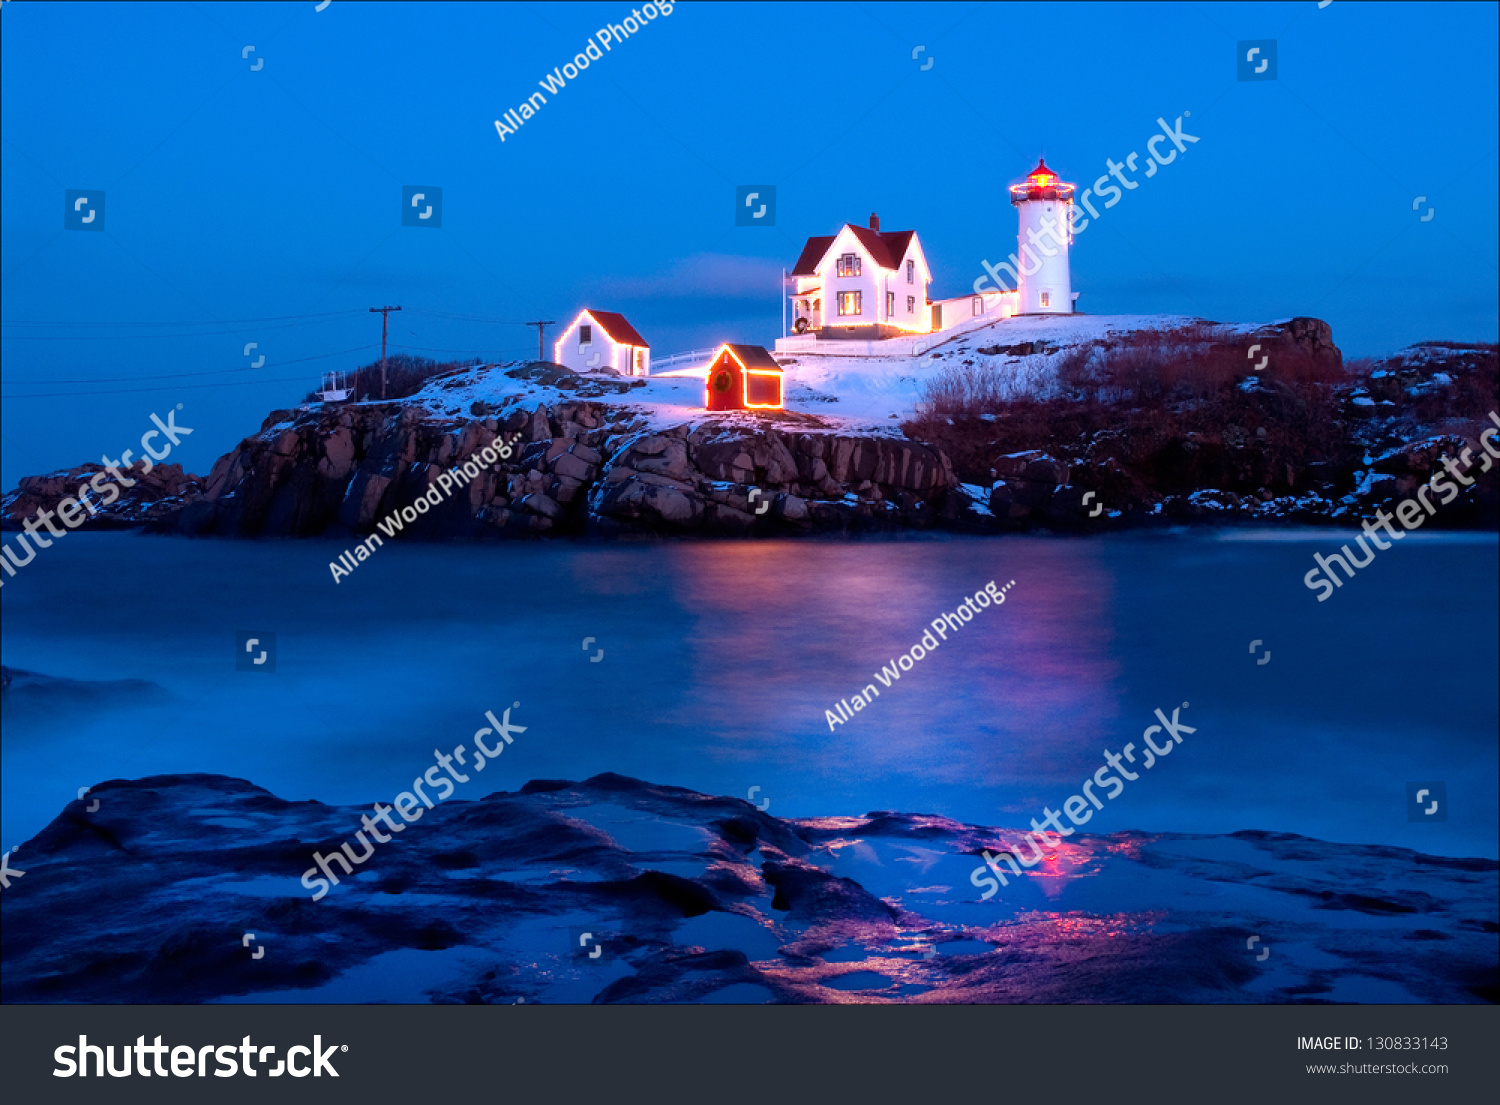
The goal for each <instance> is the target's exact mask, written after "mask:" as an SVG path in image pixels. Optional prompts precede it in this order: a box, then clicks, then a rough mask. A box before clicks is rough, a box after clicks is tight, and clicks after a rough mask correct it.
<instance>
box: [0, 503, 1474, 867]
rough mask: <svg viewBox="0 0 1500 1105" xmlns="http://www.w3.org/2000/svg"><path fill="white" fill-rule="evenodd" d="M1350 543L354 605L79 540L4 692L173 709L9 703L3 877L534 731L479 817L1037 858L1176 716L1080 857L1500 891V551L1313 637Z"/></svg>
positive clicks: (196, 550) (1332, 615) (602, 570)
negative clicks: (642, 816)
mask: <svg viewBox="0 0 1500 1105" xmlns="http://www.w3.org/2000/svg"><path fill="white" fill-rule="evenodd" d="M1347 539H1348V538H1347V536H1345V535H1344V534H1342V533H1335V532H1334V531H1298V532H1286V531H1266V532H1231V533H1223V534H1216V533H1212V532H1208V531H1191V532H1173V533H1157V534H1129V535H1119V536H1109V537H1097V538H1088V539H1056V538H1047V537H1006V538H1002V539H968V538H914V539H905V540H862V541H857V542H838V541H797V542H776V541H757V542H707V543H646V542H643V543H639V544H637V543H622V544H611V545H572V544H565V543H557V542H554V543H535V544H530V543H528V544H497V545H486V546H473V545H416V544H404V545H403V544H396V543H390V542H388V543H386V545H385V546H384V547H383V548H381V549H379V550H378V551H377V552H376V553H375V554H374V555H373V556H372V557H371V558H370V559H369V560H368V561H366V562H365V563H363V564H361V565H360V566H359V567H358V568H357V569H356V570H355V571H354V572H353V573H352V574H351V575H350V576H349V577H348V578H346V579H343V580H342V581H340V582H339V583H337V584H335V583H334V581H333V579H332V575H331V573H330V571H329V568H328V562H329V561H330V560H331V559H333V558H334V557H335V556H336V555H337V553H338V552H339V551H340V550H341V549H342V548H343V547H344V546H343V545H342V544H336V543H332V542H327V541H274V542H272V541H268V542H229V541H194V540H184V539H177V538H160V537H145V536H139V535H133V534H71V535H69V537H68V539H67V540H66V541H59V542H57V543H56V544H55V545H54V546H53V547H52V548H50V549H47V550H44V551H43V552H41V553H40V554H39V555H38V557H37V558H36V560H35V561H34V562H33V563H32V564H30V565H28V566H27V567H26V568H25V569H23V570H22V571H21V572H20V574H19V575H18V576H17V577H15V578H14V579H9V580H7V582H6V584H5V587H4V589H3V591H0V610H3V622H0V625H3V629H0V650H3V659H4V663H5V664H6V665H7V666H10V667H15V668H22V669H27V670H31V671H36V672H40V673H43V674H46V675H51V676H58V677H65V678H70V679H82V680H112V679H145V680H151V681H154V682H155V683H157V684H159V685H160V686H161V687H163V688H165V690H166V691H167V692H169V694H170V695H171V700H170V701H169V702H168V703H166V704H165V705H149V706H142V705H136V704H130V703H126V704H122V705H119V706H99V705H97V704H91V703H87V702H81V701H74V700H72V699H71V698H70V697H69V696H61V697H60V698H59V700H58V701H57V702H56V703H55V706H54V704H52V703H49V704H48V705H47V706H46V707H45V708H35V707H28V708H26V709H18V708H17V706H16V701H15V700H12V701H9V702H7V703H6V705H5V707H4V729H3V739H0V847H4V848H10V847H12V846H14V845H16V844H19V843H22V842H24V841H25V840H26V839H27V838H29V837H30V836H32V835H33V834H34V833H36V832H37V831H38V830H39V829H40V828H42V827H43V826H44V825H45V824H46V823H47V822H48V821H49V820H51V819H52V818H53V817H55V816H56V815H57V814H58V813H59V812H60V811H61V810H62V809H63V807H64V806H65V805H66V804H67V803H68V802H69V801H73V800H74V799H75V796H76V794H77V791H78V789H79V788H80V787H84V786H91V785H94V784H97V783H99V782H101V781H103V780H107V779H113V778H137V777H140V776H144V775H153V774H162V773H173V772H216V773H223V774H227V775H234V776H239V777H242V778H245V779H249V780H250V781H252V782H254V783H256V784H258V785H260V786H262V787H265V788H266V789H268V790H270V791H272V792H274V793H276V794H278V795H280V796H281V797H283V798H287V799H293V800H303V799H309V798H314V799H318V800H320V801H323V802H330V803H361V804H366V805H368V804H370V803H372V802H375V801H384V802H389V801H390V800H391V799H392V798H393V797H394V796H395V794H397V793H398V792H400V791H402V790H405V789H408V788H409V787H410V786H411V783H412V780H413V779H414V778H415V777H416V776H417V775H419V774H420V773H421V772H423V771H425V770H426V768H427V767H428V766H430V765H431V764H432V763H433V755H434V752H435V750H437V749H442V750H445V751H449V750H451V749H452V748H453V747H454V746H455V745H457V744H460V743H469V742H470V741H471V740H472V736H473V734H474V732H475V730H476V729H478V728H480V727H481V726H484V725H487V724H488V722H487V721H486V720H485V718H484V712H485V711H486V710H493V711H494V712H495V713H496V714H497V715H499V714H500V713H501V711H502V710H504V709H505V708H506V707H512V705H513V704H514V703H519V706H515V707H513V708H512V715H511V720H512V722H518V723H520V724H522V725H525V726H526V727H527V728H526V731H525V733H523V734H520V735H518V736H516V737H515V741H514V744H512V745H511V746H510V748H509V749H508V750H507V751H506V753H505V755H504V756H503V757H501V758H500V759H499V760H497V761H494V762H492V763H491V764H490V765H489V767H488V768H487V769H486V771H485V773H484V775H482V776H472V777H471V781H470V782H469V783H467V784H463V785H461V786H460V787H459V788H458V793H457V795H456V797H460V798H477V797H481V796H483V795H484V794H487V793H490V792H492V791H495V790H514V789H517V788H519V787H520V786H521V785H522V784H523V783H525V782H526V781H527V780H529V779H536V778H562V779H575V780H576V779H582V778H586V777H588V776H591V775H594V774H597V773H599V772H604V771H613V772H619V773H621V774H625V775H632V776H636V777H638V778H642V779H646V780H649V781H651V782H654V783H661V784H671V785H677V786H683V787H689V788H692V789H695V790H700V791H704V792H708V793H712V794H727V795H734V796H737V797H747V796H749V795H751V794H752V793H753V795H754V799H755V800H756V801H757V802H765V801H769V802H770V806H769V812H771V813H772V814H775V815H779V816H784V817H800V816H825V815H835V814H863V813H866V812H868V811H871V810H879V809H888V810H901V811H906V812H922V813H933V814H941V815H944V816H948V817H952V818H956V819H959V820H962V821H967V822H973V823H979V824H988V825H1006V826H1016V825H1023V826H1024V825H1027V824H1028V823H1029V820H1030V818H1032V817H1034V816H1041V815H1042V810H1043V807H1044V806H1050V807H1051V808H1053V809H1060V808H1061V805H1062V803H1063V802H1064V801H1065V800H1066V799H1067V798H1068V797H1069V796H1070V795H1073V794H1075V793H1078V792H1079V790H1080V786H1081V783H1082V781H1083V780H1085V779H1087V778H1089V777H1090V776H1092V775H1093V774H1094V773H1095V772H1096V771H1097V770H1098V769H1099V768H1100V767H1102V766H1103V764H1104V753H1105V750H1106V749H1108V750H1111V751H1114V752H1117V753H1118V752H1120V751H1121V750H1122V746H1123V745H1124V744H1126V743H1127V742H1133V743H1134V744H1135V746H1136V748H1137V752H1136V755H1137V757H1140V756H1141V755H1142V753H1143V742H1142V731H1143V730H1144V729H1145V728H1146V727H1147V726H1149V725H1152V724H1154V723H1155V719H1154V717H1153V711H1154V710H1155V709H1156V708H1161V709H1162V710H1163V711H1164V712H1165V713H1166V714H1167V716H1168V717H1170V716H1171V715H1172V711H1173V709H1174V708H1175V709H1178V710H1180V711H1181V712H1180V718H1181V721H1182V723H1183V724H1186V725H1190V726H1193V727H1194V728H1195V729H1196V732H1194V733H1191V734H1186V735H1184V737H1183V741H1182V743H1181V744H1180V745H1178V746H1176V747H1175V749H1174V751H1173V752H1172V753H1171V754H1170V756H1169V757H1166V758H1163V759H1162V760H1160V761H1159V762H1158V763H1156V765H1155V766H1154V767H1153V768H1152V769H1151V770H1149V771H1144V770H1142V769H1141V768H1140V767H1139V766H1137V767H1136V769H1135V770H1136V771H1137V773H1138V774H1139V776H1140V777H1139V778H1138V779H1137V780H1136V781H1134V782H1130V783H1128V784H1127V785H1126V788H1125V790H1124V791H1123V793H1121V794H1119V796H1118V797H1116V798H1114V799H1113V800H1110V801H1107V802H1106V803H1105V808H1104V809H1103V810H1102V811H1099V812H1098V813H1097V814H1096V815H1095V816H1094V818H1093V820H1092V822H1091V823H1090V824H1089V826H1088V829H1089V831H1099V832H1112V831H1116V830H1123V829H1142V830H1172V831H1183V832H1203V833H1218V832H1232V831H1235V830H1239V829H1265V830H1274V831H1281V832H1294V833H1301V834H1305V835H1308V836H1313V837H1319V838H1322V839H1325V840H1332V841H1340V842H1352V843H1380V844H1391V845H1398V846H1401V847H1407V848H1413V849H1417V850H1419V851H1423V852H1428V853H1432V854H1438V855H1467V856H1485V857H1490V858H1494V857H1496V856H1497V854H1500V842H1497V832H1500V830H1497V825H1500V813H1497V799H1496V787H1495V779H1496V777H1497V775H1500V762H1497V759H1500V758H1497V743H1500V742H1497V732H1500V694H1497V674H1496V673H1497V670H1500V664H1497V637H1500V635H1497V622H1500V618H1497V611H1500V594H1497V580H1500V571H1497V568H1500V564H1497V542H1496V540H1495V538H1494V537H1493V536H1484V535H1454V536H1448V535H1412V536H1411V537H1409V538H1408V539H1407V540H1405V541H1403V542H1402V543H1401V544H1400V545H1397V546H1395V547H1393V548H1392V549H1390V550H1389V551H1386V552H1382V553H1380V554H1379V555H1378V556H1377V557H1376V560H1375V562H1374V563H1373V564H1371V565H1370V566H1369V567H1367V568H1365V569H1364V570H1363V571H1361V572H1360V573H1359V575H1358V576H1357V578H1355V579H1354V580H1352V581H1350V582H1348V583H1346V584H1345V585H1344V586H1343V587H1342V588H1341V589H1340V590H1339V591H1338V592H1336V593H1335V594H1334V595H1333V596H1332V597H1331V598H1330V599H1329V600H1328V601H1326V602H1322V603H1319V602H1318V601H1317V600H1316V595H1315V593H1314V592H1313V591H1310V590H1308V589H1307V588H1306V587H1305V586H1304V585H1303V583H1302V577H1303V575H1304V574H1305V573H1306V572H1307V571H1308V570H1309V568H1311V567H1312V555H1313V553H1314V552H1320V551H1321V552H1329V551H1333V550H1334V549H1336V548H1337V546H1338V544H1339V543H1341V542H1343V541H1344V540H1347ZM992 580H993V581H995V582H996V583H997V584H998V585H1000V586H1004V585H1005V584H1007V583H1010V582H1011V581H1014V586H1013V587H1011V588H1010V590H1009V591H1008V592H1007V600H1006V602H1005V603H1004V604H1003V605H1001V606H992V607H991V608H989V609H987V610H984V611H982V612H981V613H980V614H979V615H978V616H977V617H976V618H974V619H973V620H972V621H970V622H969V623H967V624H966V625H964V627H963V628H962V629H961V630H959V631H957V632H954V633H950V634H949V636H948V638H947V640H946V641H945V642H943V643H942V644H941V645H940V647H938V648H937V649H935V650H933V651H931V652H930V653H928V655H926V656H925V657H923V658H922V659H920V660H918V661H917V662H916V663H915V664H914V665H913V666H912V668H911V670H910V671H905V672H903V673H902V674H901V676H900V678H899V680H894V681H892V683H891V685H890V686H889V687H888V688H887V687H885V686H883V685H881V684H880V683H879V682H878V681H877V680H876V679H875V672H876V671H878V670H879V669H880V668H881V667H882V666H883V665H889V664H890V663H891V662H892V660H893V659H894V658H895V657H897V656H899V655H901V654H902V653H905V652H906V651H907V650H908V649H910V648H911V646H912V645H914V644H917V643H919V642H920V640H921V638H922V634H923V632H924V630H926V629H927V628H928V625H929V623H930V622H931V621H932V620H933V619H934V618H936V617H937V616H938V615H939V614H940V613H942V612H944V611H952V610H954V609H955V607H956V606H957V605H958V604H959V603H960V602H961V601H962V600H963V599H964V598H965V597H967V596H969V595H972V594H973V593H974V592H975V591H978V590H980V589H982V588H983V587H984V586H985V585H986V584H988V583H989V582H990V581H992ZM242 630H243V631H250V630H253V631H256V632H257V635H259V636H261V637H262V638H264V639H269V637H270V635H273V634H274V638H275V671H274V672H268V671H238V670H236V667H235V660H236V647H237V646H236V632H237V631H242ZM587 638H592V639H593V640H592V642H591V643H589V644H588V645H587V647H585V639H587ZM1256 640H1258V641H1260V642H1262V643H1261V646H1260V648H1259V649H1258V650H1257V651H1256V652H1255V653H1253V654H1252V652H1251V650H1250V644H1251V642H1252V641H1256ZM599 649H602V650H603V654H602V657H601V658H600V659H598V660H597V661H596V660H593V659H592V657H593V656H595V655H598V650H599ZM1267 652H1269V655H1270V660H1269V661H1268V662H1266V663H1258V662H1257V660H1258V659H1260V658H1264V657H1265V655H1266V654H1267ZM267 666H269V665H267ZM871 683H875V685H876V686H877V688H878V689H879V692H880V693H879V696H878V698H874V699H873V700H872V702H871V704H870V705H869V707H868V708H867V709H865V710H863V711H862V712H859V713H857V714H856V715H855V716H854V717H853V718H852V719H850V720H849V721H847V722H843V723H840V724H838V725H837V726H835V727H833V728H832V729H830V725H829V723H828V720H827V715H826V714H825V711H827V710H830V709H833V708H834V706H835V703H836V702H838V700H840V699H845V698H847V699H852V697H853V695H854V694H855V693H856V692H857V691H859V690H860V689H861V688H863V687H865V686H866V685H868V684H871ZM1184 703H1187V704H1188V705H1187V706H1186V708H1184V707H1183V704H1184ZM1160 739H1161V738H1160V736H1159V735H1158V737H1157V740H1158V743H1159V742H1160ZM1431 781H1440V782H1443V783H1444V784H1445V785H1446V794H1447V801H1448V810H1447V814H1448V816H1447V820H1446V821H1431V822H1417V823H1413V822H1411V821H1409V820H1408V816H1407V787H1406V784H1407V783H1408V782H1431ZM751 788H759V789H758V790H755V791H753V792H752V790H751ZM1096 789H1097V788H1096Z"/></svg>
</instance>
